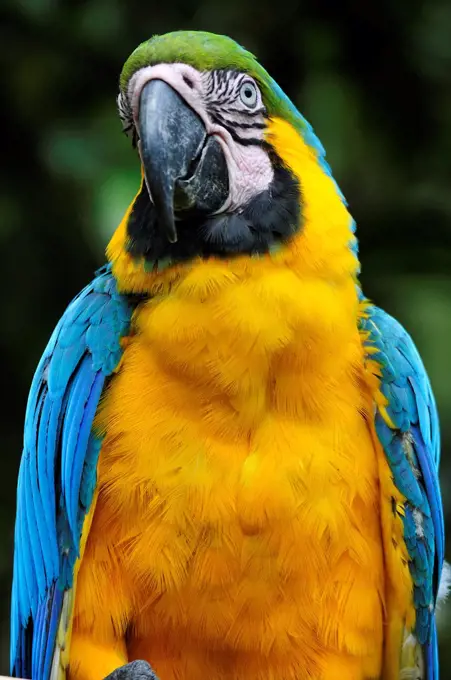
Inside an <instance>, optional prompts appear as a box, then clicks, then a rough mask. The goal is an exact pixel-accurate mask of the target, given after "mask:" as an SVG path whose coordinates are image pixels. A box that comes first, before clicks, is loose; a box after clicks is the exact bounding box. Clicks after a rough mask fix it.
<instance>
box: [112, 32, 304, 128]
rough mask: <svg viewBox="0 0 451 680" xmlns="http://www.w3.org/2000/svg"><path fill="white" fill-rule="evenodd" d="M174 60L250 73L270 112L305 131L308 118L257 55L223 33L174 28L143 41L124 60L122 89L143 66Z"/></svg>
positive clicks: (197, 66) (207, 69) (197, 65)
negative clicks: (172, 30) (305, 119)
mask: <svg viewBox="0 0 451 680" xmlns="http://www.w3.org/2000/svg"><path fill="white" fill-rule="evenodd" d="M175 62H180V63H183V64H188V65H189V66H193V67H194V68H197V69H198V70H199V71H211V70H213V69H226V68H234V69H238V70H239V71H243V72H245V73H249V75H251V76H252V77H253V78H255V80H256V81H257V82H258V84H259V86H260V89H261V91H262V96H263V101H264V103H265V106H266V108H267V110H268V113H269V115H270V116H278V117H281V118H284V119H286V120H287V121H288V122H290V123H291V124H292V125H294V127H296V128H297V129H298V130H300V131H301V132H303V133H304V132H305V129H306V122H305V121H304V119H303V118H302V116H301V115H300V113H299V112H298V111H297V109H296V108H295V107H294V106H293V104H292V103H291V101H290V100H289V99H288V97H286V96H285V95H284V93H283V92H282V90H281V89H280V88H279V86H278V85H277V83H276V82H275V81H274V80H273V79H272V78H271V77H270V75H269V74H268V73H267V71H265V69H264V68H263V67H262V66H261V65H260V64H259V63H258V61H257V60H256V58H255V57H254V55H253V54H251V53H250V52H248V51H247V50H245V49H244V48H243V47H241V46H240V45H238V43H236V42H235V41H234V40H232V39H231V38H228V37H227V36H224V35H216V34H215V33H206V32H202V31H175V32H173V33H166V34H165V35H156V36H154V37H153V38H151V39H150V40H147V41H146V42H143V43H141V45H139V46H138V47H137V48H136V50H135V51H134V52H132V54H131V55H130V57H129V58H128V59H127V61H126V62H125V65H124V68H123V69H122V73H121V78H120V86H121V89H122V90H125V89H126V86H127V83H128V81H129V80H130V78H131V77H132V75H133V74H134V73H135V72H136V71H138V70H139V69H140V68H143V67H144V66H150V65H152V64H159V63H166V64H171V63H175Z"/></svg>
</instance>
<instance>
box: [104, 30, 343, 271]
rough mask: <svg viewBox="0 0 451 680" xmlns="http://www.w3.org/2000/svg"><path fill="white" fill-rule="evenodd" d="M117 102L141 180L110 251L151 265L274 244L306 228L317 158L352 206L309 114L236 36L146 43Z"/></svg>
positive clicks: (260, 251)
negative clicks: (136, 156)
mask: <svg viewBox="0 0 451 680" xmlns="http://www.w3.org/2000/svg"><path fill="white" fill-rule="evenodd" d="M118 107H119V114H120V117H121V120H122V123H123V128H124V130H125V131H126V132H127V134H129V135H130V137H131V139H132V141H133V145H134V146H136V147H137V150H138V153H139V157H140V161H141V169H142V183H141V187H140V190H139V192H138V194H137V195H136V197H135V199H134V201H133V202H132V204H131V206H130V208H129V210H128V211H127V213H126V215H125V217H124V220H123V223H122V225H121V227H120V229H119V230H118V233H117V234H116V236H115V238H113V241H112V242H111V243H110V246H109V252H108V254H109V256H110V259H112V260H113V261H114V260H115V259H117V253H118V249H119V247H120V249H121V250H124V249H125V251H126V253H127V257H128V258H129V261H130V262H131V263H133V266H136V265H137V263H140V266H143V267H144V269H145V270H146V271H147V272H158V271H162V270H163V269H165V268H167V267H168V266H169V267H172V266H176V265H177V264H180V263H183V262H189V261H192V260H193V259H194V258H199V257H201V258H210V257H215V258H227V259H230V258H233V257H236V256H240V255H247V256H249V255H252V256H259V255H260V256H263V255H271V254H272V253H274V252H276V251H278V250H280V248H281V247H283V246H284V244H287V243H289V242H290V240H292V239H293V238H294V237H295V236H296V235H297V234H299V233H301V232H302V230H303V226H304V223H305V219H306V206H307V205H308V203H309V201H310V196H309V195H308V193H306V191H307V185H308V182H309V181H310V185H312V179H311V169H310V170H309V166H308V160H309V159H310V161H311V162H312V163H314V165H315V167H316V169H317V170H319V172H320V173H321V174H322V175H323V177H324V178H325V179H326V180H327V181H328V182H329V193H330V188H331V187H332V191H333V193H334V200H335V202H336V203H338V204H340V206H341V208H342V209H343V208H344V205H343V202H342V197H341V195H340V193H339V191H338V189H337V187H336V185H335V183H334V182H333V180H332V178H331V176H330V172H329V168H328V166H327V163H326V161H325V159H324V151H323V148H322V146H321V144H320V142H319V140H318V139H317V137H316V136H315V135H314V133H313V131H312V128H311V127H310V125H309V124H308V123H307V121H306V120H305V119H304V118H303V117H302V116H301V114H300V113H299V111H298V110H297V109H296V107H295V106H294V105H293V104H292V102H291V101H290V100H289V99H288V97H287V96H286V95H285V94H284V93H283V91H282V90H281V88H280V87H279V86H278V85H277V83H276V82H275V81H274V80H273V79H272V78H271V77H270V76H269V74H268V73H267V72H266V71H265V69H264V68H263V67H262V66H261V65H260V64H259V63H258V61H257V60H256V59H255V57H254V56H253V55H252V54H251V53H250V52H248V51H246V50H245V49H244V48H242V47H241V46H240V45H238V44H237V43H236V42H235V41H233V40H232V39H230V38H228V37H225V36H220V35H215V34H212V33H204V32H197V31H177V32H174V33H168V34H166V35H162V36H155V37H153V38H151V39H150V40H148V41H147V42H144V43H142V44H141V45H139V46H138V47H137V49H136V50H135V51H134V52H133V53H132V54H131V56H130V57H129V58H128V60H127V61H126V63H125V65H124V67H123V70H122V74H121V77H120V93H119V96H118ZM304 166H305V167H304ZM309 173H310V180H309V177H308V175H309ZM317 184H318V182H316V183H315V181H313V185H314V186H312V188H311V189H309V193H310V194H311V193H312V192H313V193H315V192H316V194H318V192H319V189H318V187H317V186H316V185H317ZM312 198H314V196H312ZM322 198H323V202H324V201H326V202H327V197H325V196H323V197H322ZM344 210H345V209H344ZM345 213H346V216H347V217H345V218H344V219H345V221H346V223H347V227H346V228H347V229H348V228H349V224H350V218H349V215H348V213H347V211H346V210H345ZM348 236H349V234H348Z"/></svg>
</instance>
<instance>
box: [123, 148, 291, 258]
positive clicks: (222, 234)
mask: <svg viewBox="0 0 451 680" xmlns="http://www.w3.org/2000/svg"><path fill="white" fill-rule="evenodd" d="M271 160H272V162H273V168H274V177H273V180H272V182H271V184H270V185H269V187H268V188H267V189H266V190H265V191H262V192H261V193H259V194H257V195H256V196H254V197H253V198H252V199H251V200H250V201H249V203H247V205H246V206H244V208H243V210H242V211H241V212H230V213H223V214H220V215H214V216H211V217H206V216H205V215H201V214H197V215H196V214H193V215H190V216H189V217H188V218H187V219H183V220H180V221H178V222H177V223H176V224H177V237H178V240H177V242H176V243H169V242H168V241H167V239H166V238H165V237H164V235H163V234H161V231H160V229H159V227H158V216H157V214H156V211H155V209H154V206H153V205H152V203H151V202H150V199H149V194H148V192H147V188H146V185H145V183H144V182H143V185H142V187H141V191H140V193H139V194H138V196H137V198H136V200H135V203H134V204H133V208H132V211H131V213H130V217H129V220H128V224H127V236H128V238H127V251H128V252H129V253H130V255H131V256H132V257H134V258H141V257H144V259H145V263H146V268H147V267H148V268H149V269H164V268H165V267H167V266H169V265H171V264H175V263H177V262H183V261H186V260H189V259H192V258H194V257H199V256H201V257H209V256H216V257H223V258H229V257H232V256H233V255H244V254H248V255H258V254H264V253H268V252H269V251H271V250H272V249H275V248H277V247H278V246H280V245H282V244H283V243H284V242H286V241H287V240H288V239H289V238H290V237H291V236H293V235H294V234H295V233H297V232H298V231H299V229H300V228H301V225H300V221H301V204H302V195H301V187H300V185H299V182H298V180H297V179H296V178H295V177H294V176H293V174H292V173H291V172H290V171H289V170H288V168H286V166H285V165H283V163H282V162H281V160H280V159H279V158H278V156H275V155H274V154H271Z"/></svg>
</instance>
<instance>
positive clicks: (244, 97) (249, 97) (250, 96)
mask: <svg viewBox="0 0 451 680" xmlns="http://www.w3.org/2000/svg"><path fill="white" fill-rule="evenodd" d="M240 99H241V101H242V102H243V104H244V105H245V106H247V107H249V108H250V109H253V108H254V107H255V105H256V104H257V99H258V90H257V87H256V85H254V83H251V82H250V81H249V80H247V81H246V82H245V83H243V84H242V85H241V87H240Z"/></svg>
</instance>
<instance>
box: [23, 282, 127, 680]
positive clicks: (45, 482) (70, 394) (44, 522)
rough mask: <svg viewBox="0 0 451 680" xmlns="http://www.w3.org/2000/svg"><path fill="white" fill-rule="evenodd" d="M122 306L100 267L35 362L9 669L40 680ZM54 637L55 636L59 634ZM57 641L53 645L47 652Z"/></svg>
mask: <svg viewBox="0 0 451 680" xmlns="http://www.w3.org/2000/svg"><path fill="white" fill-rule="evenodd" d="M130 317H131V308H130V306H129V304H128V302H127V300H126V299H125V298H124V297H122V296H121V295H119V293H118V292H117V290H116V285H115V281H114V279H113V277H112V275H111V273H110V272H109V271H108V269H105V270H103V271H101V272H99V273H98V275H97V276H96V278H95V279H94V281H93V282H92V283H91V284H90V285H89V286H87V287H86V288H85V289H84V290H83V291H82V292H81V293H80V294H79V295H78V296H77V297H76V298H75V299H74V300H73V302H72V303H71V304H70V305H69V307H68V308H67V310H66V312H65V313H64V315H63V317H62V319H61V321H60V322H59V324H58V325H57V327H56V329H55V331H54V333H53V335H52V337H51V339H50V341H49V343H48V345H47V347H46V349H45V351H44V354H43V356H42V359H41V361H40V363H39V366H38V368H37V370H36V373H35V376H34V379H33V383H32V386H31V389H30V394H29V398H28V404H27V411H26V416H25V432H24V449H23V454H22V460H21V465H20V471H19V481H18V488H17V514H16V529H15V551H14V578H13V588H12V601H11V672H12V674H13V675H15V676H17V677H22V678H33V680H48V678H49V677H50V676H51V675H52V677H53V676H54V674H52V672H51V671H52V666H53V668H54V669H55V672H56V673H57V670H58V661H57V662H55V660H54V659H55V658H56V657H55V654H56V655H58V650H60V649H61V648H64V644H65V639H64V638H65V632H66V629H67V627H68V626H69V625H70V621H69V619H70V611H69V610H70V608H71V607H70V604H71V602H70V599H71V588H72V584H73V579H74V567H75V563H76V560H77V558H78V557H79V555H80V540H81V534H82V529H83V522H84V519H85V516H86V514H87V512H88V511H89V508H90V506H91V503H92V500H93V496H94V490H95V485H96V467H97V459H98V455H99V451H100V445H101V438H100V436H98V435H97V434H96V433H95V432H94V431H93V429H92V425H93V420H94V416H95V413H96V410H97V406H98V403H99V399H100V395H101V393H102V390H103V388H104V386H105V381H106V380H107V378H108V376H110V375H111V374H112V372H113V371H114V370H115V368H116V366H117V364H118V362H119V360H120V357H121V354H122V348H121V337H123V336H124V335H126V334H127V332H128V328H129V322H130ZM60 638H61V639H60ZM55 650H56V651H55Z"/></svg>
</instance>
